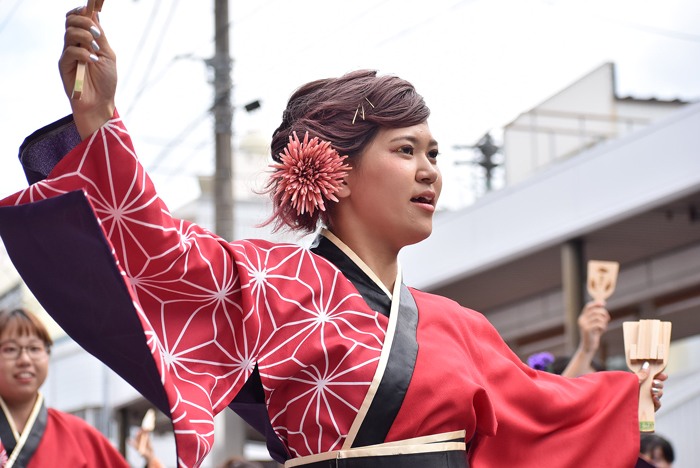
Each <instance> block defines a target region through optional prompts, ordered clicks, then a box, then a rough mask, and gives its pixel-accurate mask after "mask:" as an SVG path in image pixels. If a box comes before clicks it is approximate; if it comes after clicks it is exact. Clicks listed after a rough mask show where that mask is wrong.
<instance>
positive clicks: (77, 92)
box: [71, 0, 104, 99]
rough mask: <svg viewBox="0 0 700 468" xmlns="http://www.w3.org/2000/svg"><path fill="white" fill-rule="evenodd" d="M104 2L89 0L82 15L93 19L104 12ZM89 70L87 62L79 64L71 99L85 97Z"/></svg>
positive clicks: (102, 0) (101, 0)
mask: <svg viewBox="0 0 700 468" xmlns="http://www.w3.org/2000/svg"><path fill="white" fill-rule="evenodd" d="M103 3H104V0H88V4H87V6H86V7H85V8H83V11H82V13H81V14H82V15H83V16H87V17H88V18H92V14H93V13H94V12H96V11H97V12H100V11H102V4H103ZM86 70H87V64H86V63H85V62H78V69H77V70H76V72H75V85H73V94H72V95H71V99H80V98H81V97H82V96H83V86H85V72H86Z"/></svg>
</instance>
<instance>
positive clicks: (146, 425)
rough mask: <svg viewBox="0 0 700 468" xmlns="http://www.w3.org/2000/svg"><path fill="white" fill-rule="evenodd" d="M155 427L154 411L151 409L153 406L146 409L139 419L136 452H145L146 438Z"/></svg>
mask: <svg viewBox="0 0 700 468" xmlns="http://www.w3.org/2000/svg"><path fill="white" fill-rule="evenodd" d="M155 428H156V412H155V410H153V408H149V409H148V411H146V415H145V416H144V417H143V421H141V431H142V434H141V440H140V441H139V446H138V448H137V450H138V452H139V453H140V454H143V453H145V451H146V444H147V443H148V438H149V437H150V435H151V432H153V430H154V429H155Z"/></svg>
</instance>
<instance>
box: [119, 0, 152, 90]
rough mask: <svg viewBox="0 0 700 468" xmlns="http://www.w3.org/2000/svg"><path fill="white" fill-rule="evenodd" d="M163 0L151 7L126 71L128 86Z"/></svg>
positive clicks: (124, 85)
mask: <svg viewBox="0 0 700 468" xmlns="http://www.w3.org/2000/svg"><path fill="white" fill-rule="evenodd" d="M161 1H162V0H156V1H155V3H154V4H153V9H151V14H150V16H149V17H148V21H147V22H146V27H145V28H144V30H143V33H142V34H141V39H139V43H138V45H137V46H136V51H135V52H134V56H133V57H132V58H131V66H130V67H129V70H128V71H127V72H126V78H124V81H123V84H122V86H123V87H124V88H126V86H127V84H128V83H129V80H130V78H131V76H132V75H133V74H134V70H135V69H136V64H137V62H138V60H139V57H140V56H141V52H143V50H144V49H145V48H146V41H148V37H149V36H150V35H151V32H152V31H153V28H151V25H152V24H153V23H154V22H155V19H156V16H158V11H159V10H160V4H161Z"/></svg>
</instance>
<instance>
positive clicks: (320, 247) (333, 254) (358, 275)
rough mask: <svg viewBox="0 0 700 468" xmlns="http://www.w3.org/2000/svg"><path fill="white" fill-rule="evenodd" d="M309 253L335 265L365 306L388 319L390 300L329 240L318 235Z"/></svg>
mask: <svg viewBox="0 0 700 468" xmlns="http://www.w3.org/2000/svg"><path fill="white" fill-rule="evenodd" d="M310 250H311V252H312V253H314V254H316V255H319V256H321V257H323V258H325V259H326V260H328V261H329V262H331V263H332V264H333V265H335V266H336V267H337V268H338V269H339V270H340V271H341V273H343V275H345V277H346V278H347V279H349V280H350V282H351V283H352V284H353V286H355V289H357V292H359V293H360V295H361V296H362V298H363V299H364V300H365V302H366V303H367V305H368V306H369V307H370V308H371V309H372V310H374V311H376V312H379V313H380V314H382V315H384V316H386V317H388V316H389V311H390V310H391V299H390V298H389V296H387V295H386V293H385V292H384V291H383V290H382V288H380V287H379V285H377V283H375V282H374V280H372V278H370V277H369V276H368V275H367V273H365V272H364V271H363V270H362V268H360V267H359V266H358V265H357V264H356V263H355V262H353V261H352V259H350V257H348V256H347V255H346V254H345V252H343V251H342V250H340V248H339V247H338V246H337V245H335V244H334V243H333V242H332V241H331V240H330V239H328V238H327V237H325V236H324V235H322V234H319V235H318V236H317V237H316V239H315V240H314V243H313V244H312V245H311V248H310Z"/></svg>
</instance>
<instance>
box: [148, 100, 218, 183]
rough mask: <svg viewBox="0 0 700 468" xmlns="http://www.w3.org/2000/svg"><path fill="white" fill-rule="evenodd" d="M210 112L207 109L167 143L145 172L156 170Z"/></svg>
mask: <svg viewBox="0 0 700 468" xmlns="http://www.w3.org/2000/svg"><path fill="white" fill-rule="evenodd" d="M210 112H211V109H207V110H206V111H204V112H203V113H201V114H200V115H198V116H197V117H196V118H195V119H194V120H192V121H191V122H190V123H189V124H188V125H187V127H185V129H184V130H183V131H181V132H179V133H178V134H177V136H176V137H175V138H173V139H172V140H171V141H170V143H168V144H167V145H166V146H165V148H163V150H162V151H161V152H160V153H158V155H157V156H156V157H155V158H154V159H153V161H152V162H151V164H150V165H149V167H148V170H147V172H152V171H154V170H156V169H157V168H158V166H159V165H160V164H161V163H162V162H163V161H165V159H166V158H167V157H168V156H169V155H170V153H172V152H173V150H175V149H176V148H177V147H178V146H179V145H180V144H181V143H182V142H183V141H185V140H186V139H187V137H188V136H189V135H190V134H191V133H192V132H194V131H195V130H196V129H197V128H199V126H200V125H201V124H202V122H204V121H205V120H206V119H207V117H209V113H210Z"/></svg>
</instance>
